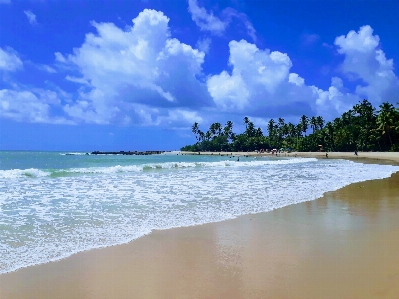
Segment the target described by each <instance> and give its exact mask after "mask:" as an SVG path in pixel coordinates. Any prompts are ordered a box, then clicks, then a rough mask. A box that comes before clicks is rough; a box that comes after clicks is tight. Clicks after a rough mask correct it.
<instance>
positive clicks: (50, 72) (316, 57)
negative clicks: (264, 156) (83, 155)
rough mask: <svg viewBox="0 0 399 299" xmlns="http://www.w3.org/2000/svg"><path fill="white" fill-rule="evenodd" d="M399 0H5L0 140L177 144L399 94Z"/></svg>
mask: <svg viewBox="0 0 399 299" xmlns="http://www.w3.org/2000/svg"><path fill="white" fill-rule="evenodd" d="M398 15H399V1H397V0H392V1H391V0H382V1H381V0H379V1H377V0H363V1H361V0H346V1H341V0H323V1H319V0H311V1H310V0H301V1H299V0H279V1H278V0H257V1H250V0H223V1H214V0H187V1H186V0H168V1H166V0H146V1H144V0H142V1H140V0H131V1H125V0H120V1H118V0H112V1H111V0H107V1H105V0H104V1H97V0H91V1H83V0H82V1H78V0H69V1H63V0H60V1H50V0H24V1H22V0H21V1H17V0H0V16H1V17H0V150H53V151H94V150H104V151H106V150H115V151H116V150H118V151H119V150H178V149H180V147H182V146H184V145H187V144H192V143H194V142H195V138H194V136H193V134H192V133H191V126H192V124H193V123H194V122H198V123H199V126H200V129H201V130H202V131H206V130H207V129H208V128H209V125H210V124H211V123H213V122H220V123H222V124H223V125H224V124H225V123H226V122H227V121H228V120H231V121H233V123H234V129H233V131H235V132H241V131H242V130H243V128H244V126H243V118H244V117H246V116H247V117H249V118H250V119H251V120H252V121H253V122H254V124H255V126H256V127H261V128H262V130H263V132H265V133H266V132H267V130H266V125H267V122H268V121H269V120H270V119H271V118H274V119H276V118H279V117H282V118H284V119H285V120H286V121H287V122H288V121H292V122H294V123H296V122H298V120H299V118H300V116H301V115H303V114H305V115H307V116H308V117H311V116H322V117H323V118H324V119H325V120H332V119H334V118H335V117H338V116H340V115H341V114H342V113H343V112H345V111H347V110H348V109H350V108H351V107H352V106H353V105H355V104H356V103H358V102H359V101H361V100H363V99H367V100H369V101H370V102H371V103H372V104H373V105H374V106H375V107H377V108H378V106H379V105H380V104H381V103H382V102H386V101H387V102H390V103H393V104H395V105H396V103H397V102H399V77H398V76H399V73H398V71H397V69H395V63H396V64H397V63H398V61H399V29H398V28H399V21H398Z"/></svg>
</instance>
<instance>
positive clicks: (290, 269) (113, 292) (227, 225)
mask: <svg viewBox="0 0 399 299" xmlns="http://www.w3.org/2000/svg"><path fill="white" fill-rule="evenodd" d="M398 228H399V174H395V175H393V176H392V177H391V178H389V179H384V180H376V181H368V182H362V183H358V184H353V185H350V186H348V187H345V188H343V189H341V190H338V191H336V192H329V193H327V194H326V195H325V196H324V197H323V198H321V199H318V200H316V201H309V202H305V203H302V204H297V205H292V206H288V207H285V208H281V209H277V210H274V211H272V212H268V213H261V214H256V215H247V216H243V217H239V218H237V219H234V220H229V221H224V222H220V223H213V224H206V225H201V226H195V227H189V228H178V229H171V230H166V231H155V232H153V233H152V234H151V235H148V236H145V237H143V238H141V239H138V240H136V241H133V242H131V243H130V244H126V245H120V246H114V247H111V248H105V249H99V250H92V251H88V252H84V253H79V254H76V255H74V256H72V257H70V258H67V259H65V260H62V261H59V262H55V263H49V264H45V265H40V266H35V267H30V268H26V269H21V270H19V271H17V272H15V273H9V274H5V275H0V297H1V298H2V299H3V298H41V299H46V298H96V299H97V298H148V299H151V298H231V299H235V298H363V299H364V298H366V299H367V298H399V284H397V282H398V281H399V266H398V265H399V255H398V252H399V229H398Z"/></svg>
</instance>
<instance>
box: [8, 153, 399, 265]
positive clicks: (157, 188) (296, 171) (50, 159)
mask: <svg viewBox="0 0 399 299" xmlns="http://www.w3.org/2000/svg"><path fill="white" fill-rule="evenodd" d="M0 161H1V164H0V169H1V170H0V232H1V234H0V273H4V272H9V271H13V270H16V269H18V268H21V267H26V266H29V265H34V264H38V263H45V262H48V261H51V260H57V259H60V258H63V257H67V256H69V255H71V254H73V253H76V252H79V251H83V250H88V249H91V248H99V247H104V246H110V245H113V244H120V243H125V242H128V241H131V240H133V239H136V238H138V237H140V236H143V235H145V234H148V233H150V232H151V231H152V230H154V229H166V228H171V227H179V226H190V225H196V224H203V223H208V222H215V221H221V220H225V219H230V218H234V217H237V216H239V215H243V214H250V213H258V212H265V211H270V210H273V209H276V208H279V207H283V206H287V205H290V204H294V203H299V202H303V201H308V200H314V199H316V198H318V197H320V196H321V195H322V194H323V193H324V192H326V191H333V190H337V189H339V188H341V187H343V186H345V185H348V184H350V183H353V182H358V181H364V180H371V179H378V178H385V177H389V176H390V175H391V174H392V173H393V172H396V171H398V170H399V167H397V166H391V165H376V164H361V163H354V162H351V161H347V160H317V159H314V158H283V157H281V158H275V157H274V158H254V157H248V158H244V157H242V158H241V159H240V161H239V162H237V161H236V159H235V158H229V157H226V156H224V157H220V156H203V155H201V156H182V155H176V153H173V154H167V155H152V156H122V155H117V156H91V155H84V153H74V155H66V153H56V152H0Z"/></svg>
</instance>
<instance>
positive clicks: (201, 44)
mask: <svg viewBox="0 0 399 299" xmlns="http://www.w3.org/2000/svg"><path fill="white" fill-rule="evenodd" d="M211 43H212V40H211V39H210V38H203V39H199V40H198V42H197V44H196V46H197V48H198V50H200V51H202V52H204V53H205V54H208V52H209V47H210V45H211Z"/></svg>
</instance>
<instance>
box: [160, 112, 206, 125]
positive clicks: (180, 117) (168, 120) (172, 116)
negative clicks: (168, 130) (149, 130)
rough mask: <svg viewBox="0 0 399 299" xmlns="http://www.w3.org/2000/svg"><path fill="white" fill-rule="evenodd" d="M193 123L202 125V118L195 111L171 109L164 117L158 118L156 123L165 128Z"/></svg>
mask: <svg viewBox="0 0 399 299" xmlns="http://www.w3.org/2000/svg"><path fill="white" fill-rule="evenodd" d="M194 122H198V123H202V122H203V118H202V117H201V116H200V115H199V114H198V112H196V111H190V110H184V109H173V110H169V111H168V114H167V115H166V116H158V117H157V119H156V123H157V124H158V125H165V126H170V125H173V126H188V125H192V124H193V123H194Z"/></svg>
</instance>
